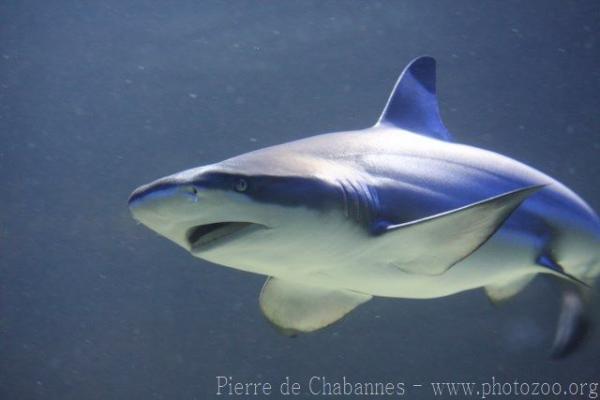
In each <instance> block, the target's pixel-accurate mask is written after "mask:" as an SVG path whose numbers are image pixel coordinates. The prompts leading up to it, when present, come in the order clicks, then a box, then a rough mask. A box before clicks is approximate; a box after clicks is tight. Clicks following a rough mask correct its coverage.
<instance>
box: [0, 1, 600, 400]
mask: <svg viewBox="0 0 600 400" xmlns="http://www.w3.org/2000/svg"><path fill="white" fill-rule="evenodd" d="M599 30H600V2H598V1H595V0H591V1H563V0H552V1H550V0H548V1H526V2H525V1H523V2H521V1H503V2H491V1H488V2H478V1H444V2H441V1H440V2H434V1H289V2H288V1H281V2H279V1H191V0H189V1H183V0H182V1H172V2H165V1H156V0H146V1H141V0H140V1H136V0H126V1H125V0H102V1H95V2H88V1H75V0H73V1H59V0H57V1H41V0H40V1H31V0H3V1H2V2H1V3H0V139H1V142H0V144H1V146H0V178H1V180H0V182H1V189H0V399H2V400H13V399H19V400H20V399H212V398H217V397H218V398H250V397H252V398H265V397H260V396H249V397H244V396H237V397H236V396H226V395H225V396H220V397H219V396H217V395H216V393H217V376H231V377H233V378H234V380H236V381H241V382H270V383H272V384H273V386H274V387H277V386H278V384H279V383H280V382H281V381H283V380H284V379H285V377H286V376H289V377H290V379H291V380H292V381H298V382H300V383H301V384H302V385H303V387H305V385H306V383H307V382H308V380H309V379H310V378H311V377H313V376H317V377H325V378H326V379H327V380H330V381H339V380H340V379H342V376H346V377H347V378H348V379H350V380H351V381H354V382H405V383H406V393H405V395H404V397H405V398H411V399H421V398H423V399H427V398H432V397H433V394H432V393H431V390H430V389H428V388H427V386H428V385H429V383H430V382H447V381H458V382H489V381H491V379H492V377H494V379H496V381H502V382H513V381H515V380H519V381H523V382H535V381H539V382H551V383H552V382H561V383H563V384H564V385H567V384H569V383H570V382H594V381H595V382H598V380H599V379H600V333H599V331H598V329H596V330H593V331H592V332H591V334H590V336H589V337H588V339H587V341H586V343H585V344H584V345H583V347H582V348H581V349H580V350H579V351H578V352H576V353H575V354H573V355H572V356H570V357H568V358H566V359H564V360H560V361H555V360H552V359H550V357H549V350H550V347H551V343H552V339H553V335H554V332H555V327H556V319H557V316H558V309H559V307H558V306H559V290H558V286H557V285H556V284H555V282H553V281H552V280H550V279H542V278H538V279H536V280H535V281H534V283H533V284H531V285H530V286H529V287H528V288H527V289H526V290H525V291H524V292H522V293H521V294H519V295H518V296H517V297H516V298H514V299H513V300H512V301H510V302H508V303H507V304H505V305H503V306H501V307H494V306H492V305H491V304H490V303H489V302H488V300H487V298H486V297H485V295H484V294H483V292H482V291H481V290H477V291H471V292H466V293H462V294H458V295H454V296H450V297H446V298H440V299H434V300H425V301H423V300H402V299H374V300H373V301H371V302H369V303H367V304H365V305H364V306H362V307H359V308H358V309H357V310H355V311H354V312H353V313H352V314H351V315H349V316H348V317H347V318H346V319H344V320H343V321H341V322H340V323H338V324H336V325H334V326H331V327H329V328H327V329H324V330H322V331H319V332H316V333H313V334H309V335H301V336H299V337H297V338H288V337H285V336H282V335H280V334H279V333H278V332H277V331H276V330H275V329H273V328H272V327H271V326H270V325H269V324H268V323H267V322H266V320H265V319H264V318H263V316H262V315H261V313H260V310H259V308H258V300H257V299H258V294H259V291H260V289H261V286H262V284H263V282H264V277H262V276H257V275H251V274H248V273H244V272H239V271H234V270H231V269H227V268H224V267H220V266H216V265H213V264H210V263H207V262H203V261H201V260H199V259H196V258H193V257H192V256H191V255H190V254H188V253H186V252H185V251H183V250H182V249H180V248H178V247H177V246H176V245H174V244H173V243H171V242H169V241H167V240H165V239H162V238H159V237H158V236H157V235H156V234H154V233H153V232H151V231H150V230H148V229H146V228H144V227H143V226H141V225H138V224H136V222H135V221H134V220H133V219H132V218H131V216H130V214H129V210H128V208H127V198H128V196H129V194H130V192H131V191H132V190H133V189H134V188H135V187H137V186H139V185H140V184H142V183H146V182H149V181H151V180H153V179H156V178H159V177H162V176H165V175H168V174H171V173H173V172H177V171H179V170H183V169H187V168H191V167H194V166H198V165H203V164H208V163H211V162H216V161H220V160H222V159H225V158H228V157H231V156H234V155H237V154H240V153H244V152H247V151H250V150H254V149H257V148H261V147H265V146H268V145H272V144H277V143H283V142H287V141H290V140H294V139H299V138H303V137H307V136H310V135H314V134H318V133H324V132H330V131H340V130H349V129H359V128H365V127H368V126H370V125H372V124H373V123H374V122H375V121H376V119H377V117H378V116H379V113H380V112H381V110H382V109H383V106H384V104H385V102H386V100H387V97H388V95H389V93H390V91H391V89H392V87H393V85H394V83H395V81H396V79H397V77H398V75H399V74H400V72H401V70H402V69H403V68H404V66H405V65H406V64H407V63H408V62H409V61H410V60H412V59H413V58H415V57H416V56H419V55H423V54H428V55H431V56H434V57H436V59H437V60H438V93H439V100H440V107H441V114H442V116H443V119H444V121H445V123H446V126H447V127H448V128H449V130H450V131H451V132H453V134H454V137H455V139H456V140H457V141H458V142H461V143H466V144H471V145H474V146H478V147H483V148H486V149H491V150H494V151H498V152H500V153H503V154H506V155H509V156H511V157H514V158H516V159H518V160H520V161H524V162H526V163H527V164H529V165H532V166H534V167H536V168H538V169H540V170H542V171H544V172H546V173H548V174H550V175H552V176H554V177H555V178H557V179H558V180H560V181H562V182H563V183H565V184H566V185H567V186H569V187H571V188H572V189H573V190H574V191H575V192H577V193H578V194H580V195H581V196H582V197H583V198H584V199H586V201H587V202H588V203H589V204H590V205H591V206H592V207H593V208H594V209H596V210H600V187H599V178H598V177H599V176H600V113H599V110H600V95H599V89H600V68H599V66H600V34H599ZM281 262H282V263H283V262H285V260H281ZM599 305H600V304H599V302H598V300H597V299H596V300H595V303H594V305H593V306H594V313H595V319H596V321H599V322H600V318H599V317H598V307H599ZM413 384H422V385H424V386H423V387H422V388H417V387H412V386H411V385H413ZM270 397H271V398H278V397H279V396H278V394H277V393H274V394H272V395H271V396H270ZM290 397H294V398H319V397H325V396H312V395H310V394H309V393H306V390H304V391H303V394H302V395H299V396H290ZM337 397H338V398H339V397H342V398H353V397H352V396H337ZM365 397H366V396H362V397H360V396H358V397H356V398H365ZM505 398H506V397H505ZM579 398H592V397H590V396H588V397H585V396H582V397H579Z"/></svg>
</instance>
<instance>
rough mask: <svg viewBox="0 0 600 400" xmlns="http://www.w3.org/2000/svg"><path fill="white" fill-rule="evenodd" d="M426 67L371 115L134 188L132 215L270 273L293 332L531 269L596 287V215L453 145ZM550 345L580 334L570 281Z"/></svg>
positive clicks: (222, 257)
mask: <svg viewBox="0 0 600 400" xmlns="http://www.w3.org/2000/svg"><path fill="white" fill-rule="evenodd" d="M449 136H450V135H449V133H448V132H447V131H446V129H445V128H444V126H443V124H442V123H441V120H440V119H439V113H438V109H437V102H436V97H435V62H434V61H433V59H431V58H428V57H423V58H419V59H417V60H415V61H414V62H413V63H411V64H410V65H409V66H408V67H407V69H406V70H405V71H404V73H403V75H402V76H401V78H400V80H399V81H398V83H397V85H396V88H395V89H394V92H393V93H392V97H391V98H390V101H389V102H388V104H387V106H386V109H385V110H384V113H383V115H382V117H381V119H380V120H379V121H378V123H377V124H376V125H375V126H374V127H372V128H368V129H364V130H358V131H350V132H336V133H330V134H324V135H320V136H315V137H311V138H307V139H303V140H298V141H295V142H291V143H286V144H282V145H278V146H273V147H268V148H265V149H261V150H257V151H254V152H251V153H247V154H243V155H241V156H238V157H234V158H231V159H228V160H225V161H223V162H220V163H217V164H211V165H208V166H204V167H199V168H195V169H192V170H188V171H184V172H181V173H179V174H175V175H171V176H169V177H166V178H163V179H161V180H158V181H156V182H153V183H151V184H149V185H145V186H143V187H141V188H138V189H137V190H136V191H135V192H134V194H133V195H132V197H131V199H130V205H131V208H132V211H133V213H134V216H135V217H136V218H137V219H138V220H140V221H141V222H142V223H144V224H146V225H147V226H148V227H150V228H151V229H153V230H155V231H157V232H158V233H160V234H162V235H164V236H166V237H167V238H169V239H171V240H173V241H174V242H176V243H178V244H179V245H181V246H183V247H184V248H186V249H188V250H189V251H191V252H192V254H194V255H195V256H197V257H200V258H203V259H206V260H209V261H211V262H214V263H217V264H221V265H225V266H229V267H232V268H236V269H240V270H244V271H250V272H254V273H259V274H263V275H267V276H269V277H271V278H270V279H269V280H268V281H267V283H266V284H265V287H264V288H263V292H262V293H261V299H260V303H261V307H262V310H263V312H264V313H265V315H266V316H267V318H268V319H269V320H270V321H271V322H273V323H274V324H275V325H277V326H279V327H281V328H283V329H286V330H293V331H312V330H315V329H318V328H321V327H323V326H326V325H328V324H330V323H332V322H334V321H336V320H338V319H339V318H341V317H342V316H344V315H345V314H346V313H347V312H349V311H350V310H352V309H353V308H354V307H356V306H357V305H359V304H362V303H363V302H365V301H367V300H368V299H370V298H371V296H383V297H397V298H434V297H441V296H447V295H450V294H454V293H458V292H461V291H465V290H469V289H474V288H478V287H485V288H486V291H487V293H488V295H489V296H490V297H491V298H492V299H494V300H502V299H505V298H508V297H510V296H512V295H514V294H515V293H516V292H518V291H519V290H520V289H522V288H523V287H524V286H525V284H526V283H527V282H528V281H529V280H530V279H531V278H532V277H534V276H535V275H536V274H538V273H546V274H552V275H557V276H560V277H563V278H565V281H570V282H569V284H570V285H574V287H575V286H577V285H585V284H587V285H591V284H592V283H593V281H594V279H595V278H596V277H597V276H598V275H599V274H600V251H599V250H598V248H599V247H600V246H599V245H600V222H599V220H598V218H597V216H596V214H595V213H594V212H593V211H592V210H591V209H590V207H589V206H587V205H586V203H585V202H584V201H583V200H581V199H580V198H579V197H578V196H577V195H576V194H574V193H573V192H572V191H570V190H569V189H567V188H566V187H565V186H564V185H562V184H561V183H559V182H557V181H556V180H554V179H552V178H550V177H549V176H547V175H544V174H543V173H541V172H539V171H537V170H535V169H533V168H531V167H529V166H527V165H525V164H522V163H519V162H517V161H515V160H512V159H510V158H508V157H505V156H502V155H499V154H497V153H493V152H490V151H485V150H482V149H478V148H474V147H470V146H466V145H462V144H457V143H453V142H451V141H450V140H449ZM566 293H567V295H566V297H565V302H564V303H565V306H564V310H563V316H562V317H561V318H562V322H561V324H562V327H561V329H559V333H558V335H557V340H556V347H557V352H559V353H560V352H564V351H565V349H566V348H567V347H569V346H570V345H571V342H572V341H573V340H574V339H573V338H574V337H575V336H576V335H577V330H576V329H575V328H574V327H575V326H576V325H577V324H578V323H579V318H580V314H581V305H582V303H581V301H580V300H579V299H580V298H579V297H578V295H576V293H577V291H576V290H572V289H569V290H567V291H566Z"/></svg>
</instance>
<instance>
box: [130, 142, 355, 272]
mask: <svg viewBox="0 0 600 400" xmlns="http://www.w3.org/2000/svg"><path fill="white" fill-rule="evenodd" d="M334 169H335V166H333V165H327V166H324V165H322V161H317V160H316V159H315V158H314V157H309V156H306V155H299V154H295V153H289V152H282V151H278V150H277V149H272V148H271V149H264V150H261V151H257V152H253V153H247V154H244V155H241V156H238V157H235V158H232V159H229V160H226V161H223V162H221V163H217V164H211V165H207V166H203V167H199V168H194V169H190V170H187V171H183V172H180V173H177V174H174V175H170V176H167V177H165V178H162V179H159V180H157V181H154V182H152V183H150V184H147V185H144V186H141V187H139V188H138V189H136V190H135V191H134V192H133V193H132V195H131V197H130V199H129V206H130V209H131V212H132V213H133V216H134V217H135V218H136V219H137V220H138V221H139V222H141V223H142V224H144V225H146V226H147V227H149V228H150V229H152V230H154V231H156V232H158V233H159V234H161V235H163V236H165V237H166V238H168V239H170V240H172V241H173V242H175V243H177V244H178V245H180V246H182V247H184V248H185V249H187V250H188V251H190V252H191V253H192V254H193V255H194V256H196V257H200V258H203V259H207V260H209V261H213V262H216V263H218V264H223V265H227V266H230V267H235V268H239V269H243V270H249V271H254V272H260V273H268V272H270V273H273V271H272V269H271V268H277V267H276V266H275V265H274V264H280V263H281V258H282V257H285V258H289V255H290V254H301V253H306V252H307V251H312V252H315V254H319V252H320V251H322V253H323V255H325V254H326V253H330V252H331V251H332V247H334V246H332V244H331V243H330V240H327V236H329V238H331V235H330V233H331V232H326V231H327V230H328V229H336V226H337V229H339V224H340V223H345V221H346V220H347V218H345V216H346V214H347V210H345V209H344V205H345V200H344V191H343V190H342V189H341V186H340V184H339V182H338V181H337V180H336V179H332V178H330V177H331V174H330V173H329V174H323V173H322V171H332V170H334ZM327 221H329V225H327ZM324 222H325V224H324ZM337 229H336V230H337ZM286 256H287V257H286ZM271 264H273V265H271Z"/></svg>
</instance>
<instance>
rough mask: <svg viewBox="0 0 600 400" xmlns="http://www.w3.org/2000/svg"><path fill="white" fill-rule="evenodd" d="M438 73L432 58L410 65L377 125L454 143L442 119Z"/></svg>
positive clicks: (416, 60) (395, 88)
mask: <svg viewBox="0 0 600 400" xmlns="http://www.w3.org/2000/svg"><path fill="white" fill-rule="evenodd" d="M435 69H436V63H435V59H433V58H432V57H428V56H424V57H419V58H416V59H414V60H413V61H411V62H410V63H409V64H408V65H407V66H406V68H405V69H404V71H403V72H402V75H400V78H398V82H396V86H394V90H393V91H392V94H391V96H390V98H389V100H388V102H387V104H386V105H385V108H384V110H383V113H382V114H381V117H379V121H377V124H389V125H393V126H396V127H398V128H401V129H404V130H407V131H411V132H415V133H419V134H421V135H425V136H429V137H432V138H435V139H441V140H451V138H450V133H449V132H448V130H447V129H446V127H445V126H444V123H443V122H442V119H441V118H440V112H439V108H438V101H437V95H436V90H435Z"/></svg>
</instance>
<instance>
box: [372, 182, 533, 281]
mask: <svg viewBox="0 0 600 400" xmlns="http://www.w3.org/2000/svg"><path fill="white" fill-rule="evenodd" d="M542 187H543V186H532V187H526V188H523V189H518V190H515V191H512V192H508V193H505V194H502V195H499V196H496V197H492V198H490V199H487V200H483V201H480V202H477V203H473V204H469V205H467V206H465V207H461V208H458V209H456V210H451V211H447V212H444V213H441V214H437V215H433V216H431V217H427V218H423V219H420V220H417V221H412V222H408V223H405V224H400V225H390V226H388V227H387V228H386V229H385V231H384V233H383V234H382V235H381V236H380V237H378V238H376V239H375V241H376V242H377V243H376V244H375V248H376V250H379V251H382V252H384V254H386V256H387V257H390V259H392V260H393V261H392V264H393V265H394V266H396V267H397V268H399V269H401V270H403V271H405V272H407V273H412V274H422V275H439V274H442V273H444V272H446V271H447V270H448V269H450V268H451V267H452V266H453V265H454V264H456V263H457V262H459V261H461V260H463V259H464V258H466V257H468V256H469V255H470V254H471V253H473V252H474V251H475V250H477V249H478V248H479V247H480V246H481V245H483V244H484V243H485V242H486V241H487V240H488V239H489V238H490V237H491V236H492V235H493V234H494V233H495V232H496V231H497V230H498V229H499V228H500V226H501V225H502V224H503V223H504V221H505V220H506V219H507V218H508V217H509V216H510V214H511V213H512V212H513V211H514V210H515V209H516V208H517V207H519V205H521V203H522V202H523V201H525V200H526V199H527V198H528V197H529V196H531V195H533V194H534V193H535V192H537V191H538V190H540V189H541V188H542Z"/></svg>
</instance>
